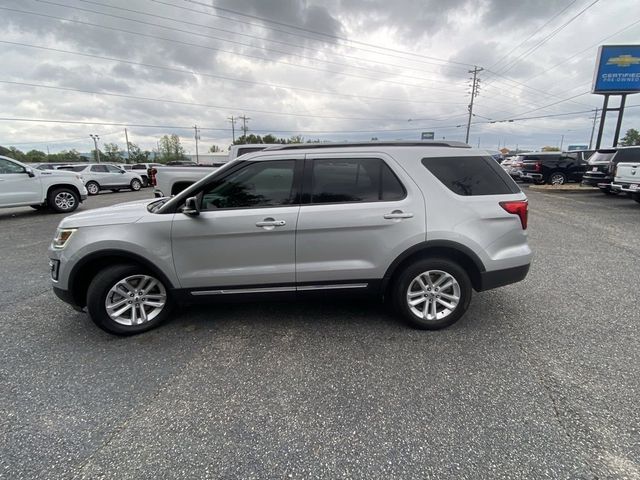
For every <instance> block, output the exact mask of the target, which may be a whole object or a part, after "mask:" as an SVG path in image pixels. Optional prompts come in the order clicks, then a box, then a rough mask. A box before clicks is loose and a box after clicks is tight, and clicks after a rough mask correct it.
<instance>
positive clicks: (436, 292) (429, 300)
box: [406, 270, 460, 321]
mask: <svg viewBox="0 0 640 480" xmlns="http://www.w3.org/2000/svg"><path fill="white" fill-rule="evenodd" d="M406 301H407V305H408V306H409V310H410V311H411V313H413V314H414V315H415V316H416V317H418V318H420V319H423V320H428V321H436V320H442V319H443V318H446V317H448V316H449V315H450V314H451V313H452V312H453V311H454V310H455V309H456V307H457V306H458V304H459V303H460V284H459V283H458V281H457V280H456V279H455V278H454V277H453V275H451V274H450V273H447V272H444V271H442V270H428V271H426V272H423V273H421V274H420V275H418V276H417V277H415V278H414V279H413V280H412V281H411V283H410V284H409V288H408V289H407V294H406Z"/></svg>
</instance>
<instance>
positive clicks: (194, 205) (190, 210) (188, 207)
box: [182, 197, 200, 217]
mask: <svg viewBox="0 0 640 480" xmlns="http://www.w3.org/2000/svg"><path fill="white" fill-rule="evenodd" d="M182 213H184V214H185V215H189V216H190V217H197V216H198V215H200V209H199V208H198V199H197V198H196V197H189V198H187V201H186V202H184V207H182Z"/></svg>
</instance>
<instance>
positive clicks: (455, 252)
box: [382, 240, 486, 296]
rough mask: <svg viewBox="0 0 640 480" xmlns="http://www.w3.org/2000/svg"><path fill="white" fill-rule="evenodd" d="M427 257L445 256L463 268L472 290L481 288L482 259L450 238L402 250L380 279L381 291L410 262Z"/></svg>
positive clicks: (384, 292) (483, 270)
mask: <svg viewBox="0 0 640 480" xmlns="http://www.w3.org/2000/svg"><path fill="white" fill-rule="evenodd" d="M427 257H439V258H446V259H449V260H452V261H455V262H456V263H458V264H459V265H460V266H461V267H462V268H464V269H465V271H466V272H467V274H468V275H469V279H470V280H471V285H472V286H473V288H474V290H476V291H477V290H480V289H481V284H482V282H481V276H482V273H484V272H485V271H486V269H485V266H484V264H483V263H482V260H481V259H480V257H478V255H477V254H476V253H475V252H474V251H473V250H471V249H470V248H469V247H467V246H465V245H462V244H460V243H456V242H453V241H451V240H431V241H426V242H422V243H419V244H417V245H414V246H412V247H410V248H408V249H407V250H405V251H404V252H402V253H401V254H400V255H399V256H398V257H397V258H396V259H395V260H394V261H393V262H392V263H391V265H390V266H389V268H387V271H386V273H385V275H384V277H383V279H382V292H383V294H385V296H386V294H387V293H388V292H387V290H388V288H389V287H390V286H391V285H393V284H394V279H395V278H396V277H397V276H398V275H399V274H400V272H402V270H403V269H404V267H405V266H407V265H409V264H410V263H412V262H414V261H416V260H418V259H423V258H427Z"/></svg>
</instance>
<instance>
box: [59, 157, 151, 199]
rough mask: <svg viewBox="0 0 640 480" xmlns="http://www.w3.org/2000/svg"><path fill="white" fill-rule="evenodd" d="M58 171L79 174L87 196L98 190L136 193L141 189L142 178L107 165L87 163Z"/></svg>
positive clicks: (94, 193) (96, 192)
mask: <svg viewBox="0 0 640 480" xmlns="http://www.w3.org/2000/svg"><path fill="white" fill-rule="evenodd" d="M59 170H71V171H73V172H77V173H80V174H81V175H82V177H83V178H84V181H85V185H86V186H87V191H88V192H89V195H97V194H98V193H100V190H111V191H113V192H117V191H119V190H122V189H123V188H127V189H131V190H133V191H136V192H137V191H138V190H140V189H141V188H142V185H143V181H142V177H141V176H140V175H139V174H137V173H135V172H132V171H129V172H127V171H126V170H124V169H122V168H120V167H116V166H115V165H111V164H108V163H89V164H85V165H69V166H65V167H61V168H59Z"/></svg>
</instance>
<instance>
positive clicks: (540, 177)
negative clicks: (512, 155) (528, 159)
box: [520, 172, 542, 180]
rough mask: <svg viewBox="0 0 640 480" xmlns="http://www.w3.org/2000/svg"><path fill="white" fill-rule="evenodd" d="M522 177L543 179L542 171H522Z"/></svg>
mask: <svg viewBox="0 0 640 480" xmlns="http://www.w3.org/2000/svg"><path fill="white" fill-rule="evenodd" d="M520 178H522V179H523V180H542V174H541V173H530V172H522V173H521V174H520Z"/></svg>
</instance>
